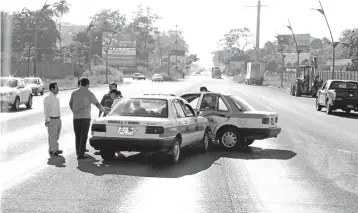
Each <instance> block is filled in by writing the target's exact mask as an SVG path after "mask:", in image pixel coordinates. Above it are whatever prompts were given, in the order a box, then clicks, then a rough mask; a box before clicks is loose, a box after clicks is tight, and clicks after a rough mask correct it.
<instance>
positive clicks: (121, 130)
mask: <svg viewBox="0 0 358 213" xmlns="http://www.w3.org/2000/svg"><path fill="white" fill-rule="evenodd" d="M133 134H134V127H118V135H125V136H131V135H133Z"/></svg>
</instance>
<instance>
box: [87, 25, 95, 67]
mask: <svg viewBox="0 0 358 213" xmlns="http://www.w3.org/2000/svg"><path fill="white" fill-rule="evenodd" d="M94 26H95V25H94V24H93V23H92V21H91V23H90V24H89V26H88V28H87V31H86V35H87V34H88V32H89V39H90V47H89V51H88V52H89V59H88V73H91V72H92V33H91V28H92V27H94Z"/></svg>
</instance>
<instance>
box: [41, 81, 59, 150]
mask: <svg viewBox="0 0 358 213" xmlns="http://www.w3.org/2000/svg"><path fill="white" fill-rule="evenodd" d="M49 90H50V92H49V94H48V95H47V96H46V97H45V98H44V113H45V126H46V127H47V132H48V144H49V154H50V155H55V156H57V155H60V154H62V153H63V152H62V150H59V149H58V148H59V145H58V139H59V138H60V132H61V125H62V123H61V119H60V114H61V113H60V100H59V98H58V97H57V94H58V91H59V88H58V85H57V83H50V85H49Z"/></svg>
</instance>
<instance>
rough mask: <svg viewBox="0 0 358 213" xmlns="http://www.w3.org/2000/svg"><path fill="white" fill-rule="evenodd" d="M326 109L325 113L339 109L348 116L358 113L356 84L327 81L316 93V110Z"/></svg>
mask: <svg viewBox="0 0 358 213" xmlns="http://www.w3.org/2000/svg"><path fill="white" fill-rule="evenodd" d="M323 107H325V108H326V113H327V114H331V113H332V111H333V110H337V109H341V110H343V111H345V112H346V113H347V114H349V113H350V112H351V111H352V110H355V111H358V82H357V81H343V80H328V81H326V83H325V84H324V85H323V86H322V88H321V89H320V90H318V92H317V97H316V110H317V111H321V110H322V108H323Z"/></svg>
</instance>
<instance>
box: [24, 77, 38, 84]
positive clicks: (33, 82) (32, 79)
mask: <svg viewBox="0 0 358 213" xmlns="http://www.w3.org/2000/svg"><path fill="white" fill-rule="evenodd" d="M25 81H26V83H28V84H37V79H36V78H26V79H25Z"/></svg>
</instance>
